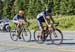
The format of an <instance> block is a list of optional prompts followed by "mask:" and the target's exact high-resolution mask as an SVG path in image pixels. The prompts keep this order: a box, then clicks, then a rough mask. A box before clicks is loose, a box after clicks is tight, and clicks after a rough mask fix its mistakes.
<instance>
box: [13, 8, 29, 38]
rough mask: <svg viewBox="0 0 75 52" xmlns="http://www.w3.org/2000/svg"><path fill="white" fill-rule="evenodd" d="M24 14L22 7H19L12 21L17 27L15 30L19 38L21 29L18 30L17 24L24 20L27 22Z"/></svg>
mask: <svg viewBox="0 0 75 52" xmlns="http://www.w3.org/2000/svg"><path fill="white" fill-rule="evenodd" d="M24 14H25V11H24V9H20V10H19V11H18V13H17V14H16V15H15V16H14V18H13V22H14V23H15V25H16V27H18V29H19V30H18V32H17V36H18V37H19V39H21V37H20V33H21V31H20V28H19V26H20V25H21V24H22V23H24V22H27V23H28V24H29V22H28V21H27V20H26V17H25V16H24Z"/></svg>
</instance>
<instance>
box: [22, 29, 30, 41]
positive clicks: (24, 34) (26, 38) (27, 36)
mask: <svg viewBox="0 0 75 52" xmlns="http://www.w3.org/2000/svg"><path fill="white" fill-rule="evenodd" d="M22 38H23V40H24V41H25V42H29V41H30V40H31V32H30V30H29V29H25V30H24V31H23V32H22Z"/></svg>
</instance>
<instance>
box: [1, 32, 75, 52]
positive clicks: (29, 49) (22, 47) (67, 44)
mask: <svg viewBox="0 0 75 52" xmlns="http://www.w3.org/2000/svg"><path fill="white" fill-rule="evenodd" d="M63 37H64V39H63V43H62V44H61V45H54V44H50V41H48V42H47V41H46V42H45V43H44V44H38V43H36V42H35V41H34V40H33V32H32V41H30V42H24V41H22V40H18V41H12V40H11V39H10V33H7V32H0V52H75V31H63Z"/></svg>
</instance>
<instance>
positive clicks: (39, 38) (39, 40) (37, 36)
mask: <svg viewBox="0 0 75 52" xmlns="http://www.w3.org/2000/svg"><path fill="white" fill-rule="evenodd" d="M34 40H35V41H36V42H37V43H40V44H41V43H44V39H42V36H41V32H40V30H39V29H37V30H35V31H34Z"/></svg>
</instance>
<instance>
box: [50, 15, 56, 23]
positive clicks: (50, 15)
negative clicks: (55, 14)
mask: <svg viewBox="0 0 75 52" xmlns="http://www.w3.org/2000/svg"><path fill="white" fill-rule="evenodd" d="M49 16H50V19H51V20H52V22H53V23H55V21H54V19H53V18H52V15H49Z"/></svg>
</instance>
